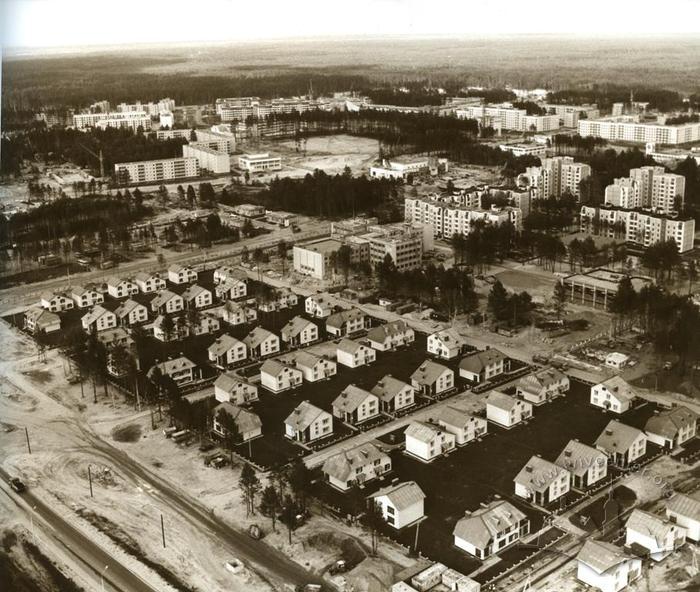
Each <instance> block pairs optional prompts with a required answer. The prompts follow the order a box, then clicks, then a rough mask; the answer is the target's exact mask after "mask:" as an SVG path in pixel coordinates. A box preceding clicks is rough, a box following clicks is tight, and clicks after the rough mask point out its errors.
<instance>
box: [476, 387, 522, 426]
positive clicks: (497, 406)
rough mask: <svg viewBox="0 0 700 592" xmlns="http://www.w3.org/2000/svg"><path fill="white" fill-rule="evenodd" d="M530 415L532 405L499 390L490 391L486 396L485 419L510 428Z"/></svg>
mask: <svg viewBox="0 0 700 592" xmlns="http://www.w3.org/2000/svg"><path fill="white" fill-rule="evenodd" d="M530 417H532V405H531V404H530V403H528V402H527V401H523V400H522V399H516V398H515V397H511V396H510V395H507V394H506V393H502V392H501V391H491V392H490V393H489V394H488V396H487V397H486V419H488V420H489V421H492V422H494V423H497V424H498V425H500V426H502V427H504V428H512V427H513V426H515V425H518V424H519V423H520V422H522V421H524V420H526V419H529V418H530Z"/></svg>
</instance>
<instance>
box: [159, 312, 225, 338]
mask: <svg viewBox="0 0 700 592" xmlns="http://www.w3.org/2000/svg"><path fill="white" fill-rule="evenodd" d="M166 318H168V319H169V321H168V322H169V324H170V326H171V329H170V331H166V330H165V328H166V320H165V319H166ZM183 321H185V317H184V316H178V317H170V316H169V315H158V316H157V317H156V319H155V320H154V321H153V324H152V325H151V328H152V330H153V336H154V337H155V338H156V339H158V340H159V341H163V342H168V341H180V340H181V339H184V338H185V337H188V336H189V335H209V334H210V333H216V332H217V331H218V330H219V329H220V328H221V322H220V321H219V319H218V318H217V317H215V316H214V315H212V314H206V313H205V314H203V315H201V316H200V317H199V318H197V319H196V322H195V323H194V324H190V323H186V322H183Z"/></svg>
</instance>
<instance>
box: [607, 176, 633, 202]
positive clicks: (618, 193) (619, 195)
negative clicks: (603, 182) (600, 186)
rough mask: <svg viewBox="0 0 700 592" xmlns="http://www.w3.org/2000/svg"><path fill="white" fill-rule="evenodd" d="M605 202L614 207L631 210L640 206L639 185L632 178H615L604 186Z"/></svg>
mask: <svg viewBox="0 0 700 592" xmlns="http://www.w3.org/2000/svg"><path fill="white" fill-rule="evenodd" d="M605 204H606V205H609V206H613V207H616V208H623V209H626V210H633V209H635V208H641V207H642V194H641V186H640V184H639V183H637V181H635V180H634V179H630V178H627V177H622V178H620V179H615V181H614V183H613V184H612V185H608V186H607V187H606V188H605Z"/></svg>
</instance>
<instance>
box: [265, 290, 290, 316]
mask: <svg viewBox="0 0 700 592" xmlns="http://www.w3.org/2000/svg"><path fill="white" fill-rule="evenodd" d="M298 302H299V297H298V296H297V295H296V294H295V293H294V292H292V291H291V290H290V289H289V288H277V289H276V290H275V291H274V295H273V297H272V298H270V299H268V300H265V301H264V302H261V303H260V304H259V305H258V308H259V309H260V310H261V311H262V312H277V311H278V310H284V309H286V308H294V307H295V306H296V305H297V303H298Z"/></svg>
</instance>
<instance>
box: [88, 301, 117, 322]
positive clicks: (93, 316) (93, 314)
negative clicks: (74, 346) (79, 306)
mask: <svg viewBox="0 0 700 592" xmlns="http://www.w3.org/2000/svg"><path fill="white" fill-rule="evenodd" d="M106 314H114V313H113V312H112V311H111V310H107V309H106V308H104V307H103V306H100V305H99V304H97V305H95V306H94V307H93V309H92V310H91V311H90V312H89V313H87V314H86V315H83V317H82V318H81V319H80V320H81V322H87V324H88V325H92V324H93V323H94V322H96V321H97V320H98V319H99V318H100V317H102V316H104V315H106Z"/></svg>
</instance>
